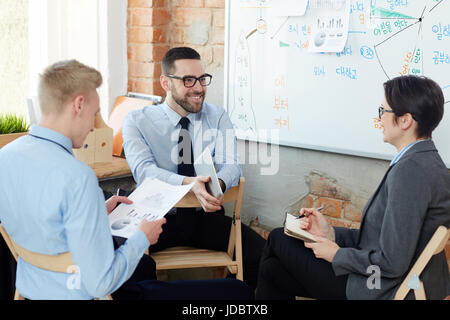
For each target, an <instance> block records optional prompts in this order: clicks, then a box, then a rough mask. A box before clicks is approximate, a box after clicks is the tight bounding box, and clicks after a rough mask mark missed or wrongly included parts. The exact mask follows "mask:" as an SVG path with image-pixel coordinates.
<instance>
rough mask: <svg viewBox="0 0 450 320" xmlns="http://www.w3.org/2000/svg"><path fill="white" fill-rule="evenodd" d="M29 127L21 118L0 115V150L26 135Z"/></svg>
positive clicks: (11, 115)
mask: <svg viewBox="0 0 450 320" xmlns="http://www.w3.org/2000/svg"><path fill="white" fill-rule="evenodd" d="M29 128H30V125H29V124H28V123H27V121H26V120H25V118H24V117H23V116H19V115H15V114H11V113H8V114H0V148H2V147H4V146H5V145H6V144H8V143H10V142H11V141H13V140H15V139H17V138H20V137H21V136H23V135H26V134H27V133H28V129H29Z"/></svg>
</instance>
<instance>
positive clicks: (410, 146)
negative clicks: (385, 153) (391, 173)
mask: <svg viewBox="0 0 450 320" xmlns="http://www.w3.org/2000/svg"><path fill="white" fill-rule="evenodd" d="M427 140H429V139H426V140H417V141H414V142H412V143H410V144H408V145H407V146H406V147H404V148H403V149H402V150H400V152H399V153H398V154H397V155H396V156H395V158H394V159H392V161H391V163H390V164H389V166H393V165H394V164H396V163H397V162H398V161H399V160H400V158H401V157H402V156H403V155H404V154H405V152H406V151H408V150H409V149H411V148H412V146H414V145H415V144H417V143H419V142H421V141H427Z"/></svg>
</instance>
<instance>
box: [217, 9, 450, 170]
mask: <svg viewBox="0 0 450 320" xmlns="http://www.w3.org/2000/svg"><path fill="white" fill-rule="evenodd" d="M284 1H287V0H232V1H227V8H226V24H227V25H226V43H225V47H226V48H225V52H226V59H225V60H226V67H225V69H226V72H225V73H226V75H225V77H226V80H225V83H226V85H225V86H226V91H225V105H226V106H227V110H228V113H229V115H230V118H231V120H232V122H233V125H234V127H235V130H236V135H237V137H238V138H239V139H245V140H250V141H261V142H267V143H278V144H280V145H286V146H293V147H301V148H307V149H314V150H323V151H330V152H336V153H343V154H351V155H357V156H364V157H371V158H378V159H386V160H390V159H392V158H393V157H394V156H395V154H396V153H397V150H396V149H395V148H394V147H393V146H392V145H389V144H387V143H383V139H382V131H381V130H382V128H381V126H380V123H379V122H378V121H377V119H376V118H377V117H378V113H377V109H378V106H380V104H381V102H382V100H383V97H384V90H383V83H384V82H385V81H387V80H388V79H392V78H394V77H397V76H399V75H405V74H416V75H425V76H427V77H430V78H431V79H433V80H435V81H436V82H437V83H438V84H439V85H440V86H441V88H442V90H443V92H444V95H445V101H449V100H450V0H359V1H356V0H350V18H349V29H348V38H347V42H346V44H345V47H344V49H343V50H342V52H339V53H312V52H309V51H308V46H309V45H310V43H309V41H310V33H311V32H310V30H311V24H312V23H314V14H313V13H314V10H312V9H311V6H312V5H317V2H321V3H322V4H323V3H325V4H326V3H327V2H328V3H332V2H334V1H333V0H310V1H309V5H308V7H307V9H306V13H305V14H304V15H303V16H273V15H272V14H271V12H272V11H271V10H273V8H274V7H276V6H278V7H279V6H280V5H281V6H282V5H283V3H284ZM335 1H336V0H335ZM338 1H339V0H338ZM344 1H345V0H344ZM299 2H301V1H300V0H299ZM287 3H291V4H292V1H287ZM285 9H286V8H285ZM449 108H450V103H446V104H445V112H444V118H443V119H442V121H441V123H440V124H439V126H438V128H437V129H436V130H435V131H434V132H433V140H434V142H435V144H436V147H437V149H438V150H439V153H440V154H441V156H442V158H443V160H444V162H445V163H446V165H447V167H448V168H450V110H449Z"/></svg>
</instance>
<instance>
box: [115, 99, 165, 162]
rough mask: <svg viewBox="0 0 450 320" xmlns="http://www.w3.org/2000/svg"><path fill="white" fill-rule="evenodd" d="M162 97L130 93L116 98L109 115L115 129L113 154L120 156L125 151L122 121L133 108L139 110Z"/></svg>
mask: <svg viewBox="0 0 450 320" xmlns="http://www.w3.org/2000/svg"><path fill="white" fill-rule="evenodd" d="M161 100H162V98H161V97H158V96H149V95H142V94H141V95H139V94H133V95H132V94H131V93H130V94H128V96H119V97H117V99H116V102H115V104H114V108H113V110H112V112H111V114H110V116H109V120H108V123H109V126H110V127H111V128H112V129H113V137H114V138H113V155H115V156H117V157H120V156H121V155H122V151H123V147H122V144H123V137H122V123H123V120H124V119H125V117H126V115H127V114H128V113H129V112H130V111H133V110H139V109H142V108H144V107H145V106H149V105H153V104H155V103H157V101H159V102H160V101H161Z"/></svg>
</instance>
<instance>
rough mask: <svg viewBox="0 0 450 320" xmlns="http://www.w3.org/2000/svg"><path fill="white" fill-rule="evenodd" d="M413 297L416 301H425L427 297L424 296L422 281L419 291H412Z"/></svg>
mask: <svg viewBox="0 0 450 320" xmlns="http://www.w3.org/2000/svg"><path fill="white" fill-rule="evenodd" d="M414 295H415V296H416V300H427V296H426V294H425V289H424V288H423V282H422V281H420V287H419V289H416V290H414Z"/></svg>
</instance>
